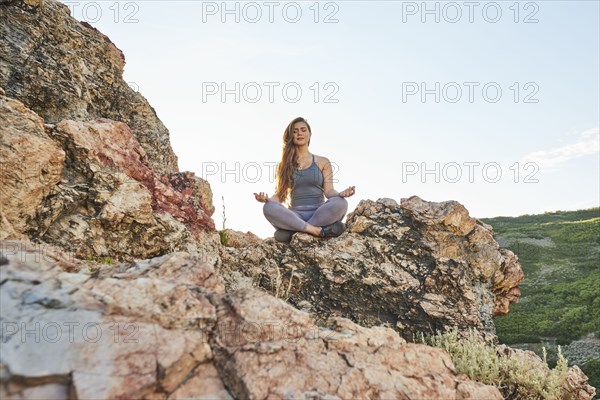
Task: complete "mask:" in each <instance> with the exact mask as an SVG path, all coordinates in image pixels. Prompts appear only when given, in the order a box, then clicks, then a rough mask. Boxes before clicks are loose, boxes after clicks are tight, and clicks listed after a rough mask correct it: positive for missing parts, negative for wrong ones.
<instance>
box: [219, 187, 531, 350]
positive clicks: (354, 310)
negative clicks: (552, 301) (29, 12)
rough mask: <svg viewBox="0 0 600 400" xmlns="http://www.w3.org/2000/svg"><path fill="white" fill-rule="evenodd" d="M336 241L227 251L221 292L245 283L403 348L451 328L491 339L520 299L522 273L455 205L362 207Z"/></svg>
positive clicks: (307, 239)
mask: <svg viewBox="0 0 600 400" xmlns="http://www.w3.org/2000/svg"><path fill="white" fill-rule="evenodd" d="M347 228H348V229H347V231H346V232H345V233H343V234H342V235H341V236H339V237H337V238H329V239H319V238H315V237H313V236H310V235H308V234H304V233H296V234H294V236H293V238H292V240H291V242H290V243H289V244H282V243H278V242H275V241H274V239H267V240H265V241H264V242H263V243H262V244H259V245H252V246H247V247H241V248H224V249H222V251H221V258H222V260H223V265H222V273H223V275H224V276H225V282H226V285H227V287H230V288H237V287H238V286H239V285H240V282H241V284H242V286H243V285H244V284H247V281H248V280H251V281H252V282H253V283H254V284H257V285H259V286H261V287H262V288H264V289H266V290H268V291H269V292H271V293H273V294H275V295H276V296H278V297H283V298H286V299H288V300H289V301H290V302H291V303H292V304H294V305H295V306H297V307H298V308H302V309H305V310H307V311H310V312H312V313H313V315H315V317H316V318H323V319H326V318H328V317H329V316H332V315H338V316H343V317H347V318H350V319H351V320H353V321H355V322H358V323H360V324H361V325H363V326H375V325H380V324H385V325H387V326H390V327H392V328H394V329H397V330H398V331H399V332H400V333H401V334H402V336H403V337H404V338H405V339H409V340H410V339H412V337H413V335H414V334H416V333H417V332H432V331H435V330H440V331H443V330H444V328H445V327H450V326H457V327H458V328H459V329H460V330H461V331H464V332H466V331H467V330H468V329H469V328H476V329H478V330H479V331H485V332H487V333H489V334H490V336H491V339H493V338H495V328H494V323H493V320H492V318H493V316H494V315H497V314H503V313H506V312H508V304H509V303H510V302H514V301H515V300H516V299H517V298H518V294H519V290H518V284H519V282H520V281H521V280H522V279H523V271H522V269H521V266H520V265H519V263H518V258H517V256H516V255H514V254H513V253H512V252H510V251H508V250H505V249H500V248H499V246H498V243H497V242H496V241H495V240H494V239H493V231H492V228H491V227H490V226H489V225H486V224H484V223H482V222H481V221H479V220H477V219H474V218H471V217H469V214H468V212H467V210H466V209H465V208H464V207H463V206H462V205H461V204H459V203H458V202H456V201H447V202H442V203H435V202H427V201H424V200H422V199H420V198H419V197H417V196H412V197H410V198H406V199H402V201H401V203H400V204H398V203H396V201H394V200H392V199H379V200H378V201H376V202H375V201H371V200H362V201H361V202H360V203H359V204H358V206H357V207H356V209H355V210H354V211H353V212H352V213H350V214H349V215H348V218H347Z"/></svg>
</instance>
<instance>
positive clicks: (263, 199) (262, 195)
mask: <svg viewBox="0 0 600 400" xmlns="http://www.w3.org/2000/svg"><path fill="white" fill-rule="evenodd" d="M254 198H255V199H256V201H259V202H261V203H266V202H267V201H269V195H268V194H266V193H265V192H260V193H254Z"/></svg>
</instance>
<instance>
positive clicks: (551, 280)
mask: <svg viewBox="0 0 600 400" xmlns="http://www.w3.org/2000/svg"><path fill="white" fill-rule="evenodd" d="M481 220H482V221H483V222H485V223H487V224H490V225H492V227H493V228H494V232H495V238H496V240H497V241H498V242H499V243H500V246H502V247H505V248H508V249H510V250H512V251H513V252H514V253H515V254H516V255H517V256H518V257H519V262H520V263H521V266H522V267H523V271H524V273H525V280H524V281H523V282H522V283H521V285H520V288H521V299H520V300H519V302H518V303H516V304H512V305H511V307H510V313H509V314H508V315H506V316H501V317H497V318H496V319H495V324H496V329H497V333H498V337H499V339H500V341H501V342H502V343H505V344H509V345H513V344H519V343H541V342H544V341H546V340H550V341H553V340H556V343H557V344H559V345H566V344H569V343H571V342H572V341H574V340H577V339H580V338H581V337H582V336H583V335H586V334H590V333H593V334H594V335H595V337H596V338H600V208H593V209H589V210H579V211H556V212H552V213H544V214H540V215H523V216H520V217H496V218H485V219H484V218H482V219H481ZM538 349H539V347H538ZM532 350H534V351H536V350H537V349H536V348H535V347H532ZM537 351H538V353H539V350H537ZM550 356H551V358H552V359H553V358H555V357H554V356H555V355H554V354H551V355H550ZM595 361H596V362H593V361H588V362H586V363H584V364H583V365H579V366H580V367H581V368H582V370H583V371H584V372H585V373H586V375H588V377H590V382H595V383H596V385H597V384H598V381H599V380H600V373H599V371H598V370H599V367H598V365H599V362H598V361H597V360H595Z"/></svg>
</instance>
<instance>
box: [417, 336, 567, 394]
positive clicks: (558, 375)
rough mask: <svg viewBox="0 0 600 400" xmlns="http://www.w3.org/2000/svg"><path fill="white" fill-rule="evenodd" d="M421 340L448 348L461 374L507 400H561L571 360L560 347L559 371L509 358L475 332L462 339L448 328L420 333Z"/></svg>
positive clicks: (533, 361)
mask: <svg viewBox="0 0 600 400" xmlns="http://www.w3.org/2000/svg"><path fill="white" fill-rule="evenodd" d="M419 339H420V341H421V342H422V343H424V344H428V345H430V346H435V347H440V348H443V349H445V350H446V351H447V352H448V353H449V354H450V357H451V358H452V361H453V362H454V365H455V367H456V370H457V372H458V373H461V374H466V375H467V376H468V377H469V378H471V379H472V380H474V381H478V382H481V383H484V384H487V385H494V386H496V387H497V388H498V389H499V390H500V392H501V393H502V395H503V396H504V398H505V399H511V400H517V399H540V400H541V399H559V398H561V386H562V385H563V383H564V382H565V379H566V374H567V371H568V364H567V360H566V359H565V358H564V357H563V355H562V353H561V350H560V346H559V348H558V360H557V365H556V368H554V369H550V368H549V367H548V364H547V361H546V349H545V348H544V349H543V351H544V360H543V361H542V362H540V361H538V360H536V359H533V358H531V357H527V356H518V354H519V353H515V354H514V355H513V356H507V355H505V354H503V353H500V352H499V351H498V350H497V348H496V347H495V346H493V345H490V344H487V343H486V342H485V341H484V340H483V339H481V336H480V334H479V333H478V332H477V330H475V329H471V330H469V333H468V337H466V338H459V332H458V329H457V328H456V327H455V328H454V329H451V330H450V329H447V330H446V332H443V333H442V332H439V331H438V333H436V334H435V335H428V336H425V335H423V334H420V338H419Z"/></svg>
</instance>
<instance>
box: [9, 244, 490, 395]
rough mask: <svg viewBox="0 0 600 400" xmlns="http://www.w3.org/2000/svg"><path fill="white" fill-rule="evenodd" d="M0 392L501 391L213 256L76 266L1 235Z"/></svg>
mask: <svg viewBox="0 0 600 400" xmlns="http://www.w3.org/2000/svg"><path fill="white" fill-rule="evenodd" d="M0 248H2V249H3V259H2V260H1V262H0V264H2V265H0V282H1V286H2V290H1V291H0V296H1V300H2V301H1V302H0V307H1V312H2V325H3V326H2V328H3V329H2V337H1V338H0V339H1V340H2V354H1V356H0V372H1V374H0V383H1V385H0V396H1V397H2V398H3V399H8V398H10V399H20V398H33V397H36V398H68V397H71V398H154V399H166V398H169V399H176V398H190V397H193V398H211V399H213V398H220V399H231V398H247V399H263V398H272V399H278V398H315V399H349V398H371V399H384V398H385V399H387V398H398V399H400V398H402V399H409V398H439V399H441V398H454V399H482V398H485V399H501V398H502V397H501V396H500V393H499V392H498V390H497V389H496V388H495V387H493V386H486V385H483V384H480V383H477V382H473V381H470V380H469V379H468V378H466V376H464V375H458V374H457V373H456V371H455V367H454V365H453V364H452V361H451V360H450V358H449V356H448V354H447V353H446V352H445V351H443V350H441V349H436V348H432V347H429V346H425V345H419V344H412V343H406V342H405V341H404V340H403V339H401V338H400V337H399V336H398V335H397V333H396V332H395V331H393V330H392V329H388V328H385V327H376V328H370V329H368V328H364V327H360V326H358V325H356V324H354V323H352V322H350V321H349V320H347V319H344V318H339V317H337V318H332V319H331V320H329V321H326V323H325V326H322V327H319V326H316V325H315V324H314V323H313V321H312V320H311V318H310V317H309V315H308V314H306V313H304V312H302V311H299V310H296V309H294V308H293V307H291V306H290V305H288V304H286V303H284V302H283V301H281V300H278V299H276V298H274V297H272V296H269V295H268V294H265V293H261V292H259V291H256V290H252V289H244V290H239V291H233V292H229V293H225V292H224V286H223V285H222V283H221V282H220V280H219V277H218V276H217V275H216V274H215V271H214V269H213V267H212V266H211V264H210V263H207V262H206V260H204V259H203V258H202V257H199V256H197V255H196V256H192V255H189V254H186V253H173V254H169V255H165V256H162V257H159V258H154V259H151V260H144V261H140V262H137V263H131V264H119V265H115V266H110V267H109V266H101V267H100V269H98V270H95V271H94V272H90V271H89V270H88V269H86V268H85V263H83V262H81V261H76V260H75V261H74V262H73V263H74V264H75V265H76V266H78V267H80V268H81V269H80V270H79V271H78V272H66V271H65V269H64V268H63V267H61V262H62V261H61V259H60V257H58V256H56V255H49V254H46V255H45V256H44V257H36V256H37V255H39V254H36V253H37V252H38V249H37V248H35V247H28V246H27V245H25V244H23V243H19V242H7V241H0Z"/></svg>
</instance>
